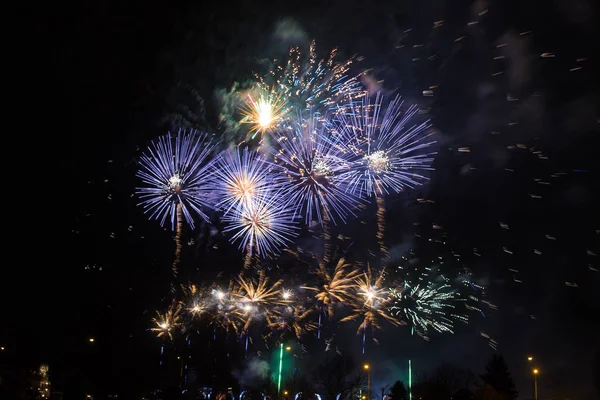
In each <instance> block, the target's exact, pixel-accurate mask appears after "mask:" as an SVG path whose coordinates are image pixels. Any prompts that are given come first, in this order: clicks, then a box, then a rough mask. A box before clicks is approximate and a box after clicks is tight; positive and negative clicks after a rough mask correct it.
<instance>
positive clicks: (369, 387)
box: [363, 364, 371, 399]
mask: <svg viewBox="0 0 600 400" xmlns="http://www.w3.org/2000/svg"><path fill="white" fill-rule="evenodd" d="M363 368H364V370H365V371H367V397H368V398H369V399H370V398H371V366H370V365H369V364H365V365H363Z"/></svg>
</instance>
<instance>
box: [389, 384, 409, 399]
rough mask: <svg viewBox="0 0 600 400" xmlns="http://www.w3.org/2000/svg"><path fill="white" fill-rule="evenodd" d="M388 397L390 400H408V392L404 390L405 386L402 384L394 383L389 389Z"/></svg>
mask: <svg viewBox="0 0 600 400" xmlns="http://www.w3.org/2000/svg"><path fill="white" fill-rule="evenodd" d="M390 397H391V398H392V400H406V399H408V391H407V390H406V386H404V382H402V381H396V383H394V384H393V385H392V387H391V388H390Z"/></svg>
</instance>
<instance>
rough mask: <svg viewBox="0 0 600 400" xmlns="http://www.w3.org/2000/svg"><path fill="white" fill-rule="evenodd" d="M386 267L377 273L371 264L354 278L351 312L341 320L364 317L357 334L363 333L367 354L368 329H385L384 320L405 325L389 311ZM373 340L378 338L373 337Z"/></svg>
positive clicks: (363, 344) (341, 321)
mask: <svg viewBox="0 0 600 400" xmlns="http://www.w3.org/2000/svg"><path fill="white" fill-rule="evenodd" d="M384 280H385V269H382V270H381V271H380V272H379V273H377V274H375V273H374V271H373V270H372V269H371V267H370V266H368V267H367V271H366V272H364V273H363V274H362V276H359V277H357V278H355V279H354V291H353V296H352V297H350V307H351V309H352V310H351V314H350V315H348V316H347V317H345V318H342V319H341V320H340V323H343V322H348V321H355V320H357V319H362V321H361V323H360V325H359V326H358V329H357V331H356V334H357V335H360V334H362V353H363V354H365V348H366V337H367V329H368V328H371V331H375V330H381V329H383V322H385V321H387V322H389V323H391V324H392V325H394V326H398V325H404V324H403V323H402V322H401V321H399V320H398V319H396V318H395V317H394V316H392V315H390V314H389V313H388V312H387V308H388V307H389V305H390V303H391V299H390V297H389V296H388V295H387V289H386V288H385V287H384ZM373 340H376V339H375V338H373Z"/></svg>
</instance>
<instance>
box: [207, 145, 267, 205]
mask: <svg viewBox="0 0 600 400" xmlns="http://www.w3.org/2000/svg"><path fill="white" fill-rule="evenodd" d="M269 168H270V165H269V163H267V162H266V161H265V160H264V159H263V158H262V157H260V156H259V155H258V153H256V152H252V151H249V150H248V149H247V148H246V149H244V150H241V151H240V150H239V149H238V148H236V149H235V150H228V151H225V152H224V153H223V154H221V155H220V156H219V158H218V160H217V161H216V163H215V170H214V174H215V179H214V181H213V182H214V186H215V193H216V194H217V196H218V198H219V199H220V200H219V202H218V203H217V205H216V207H217V208H219V209H220V210H222V211H223V213H224V214H225V215H227V214H230V213H234V214H235V213H240V212H242V210H243V209H247V208H249V207H251V206H252V204H253V203H254V202H255V201H258V199H259V198H261V197H263V196H264V195H265V194H266V193H267V192H268V191H269V190H271V189H272V181H271V180H270V179H269Z"/></svg>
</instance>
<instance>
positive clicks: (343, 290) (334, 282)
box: [302, 258, 360, 318]
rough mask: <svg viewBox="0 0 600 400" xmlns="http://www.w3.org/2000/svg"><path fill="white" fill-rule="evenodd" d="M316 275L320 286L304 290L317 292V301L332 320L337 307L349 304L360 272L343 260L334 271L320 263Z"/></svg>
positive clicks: (308, 287) (306, 287)
mask: <svg viewBox="0 0 600 400" xmlns="http://www.w3.org/2000/svg"><path fill="white" fill-rule="evenodd" d="M314 274H315V275H316V276H317V278H318V279H319V282H320V283H319V286H317V287H310V286H305V287H302V288H303V289H307V290H311V291H314V292H316V294H315V300H316V301H317V302H318V303H319V305H320V306H321V307H322V309H323V312H324V313H325V315H326V316H327V317H329V318H331V317H332V316H333V311H334V307H335V305H336V304H338V303H344V302H347V301H348V299H349V298H350V296H352V293H351V291H352V290H354V288H355V284H356V283H355V279H356V278H357V277H358V275H359V274H360V270H358V269H356V268H355V267H354V266H353V265H352V264H350V263H347V262H346V260H345V259H344V258H341V259H340V260H339V261H338V263H337V264H336V266H335V268H334V269H333V271H330V270H329V269H328V268H327V267H326V266H325V265H324V264H322V263H319V268H318V269H317V270H316V271H315V272H314Z"/></svg>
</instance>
